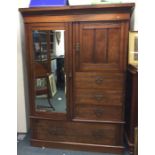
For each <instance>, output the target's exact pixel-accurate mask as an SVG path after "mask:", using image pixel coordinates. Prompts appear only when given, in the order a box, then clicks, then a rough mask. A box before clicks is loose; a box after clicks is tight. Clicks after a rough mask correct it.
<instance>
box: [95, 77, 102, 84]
mask: <svg viewBox="0 0 155 155" xmlns="http://www.w3.org/2000/svg"><path fill="white" fill-rule="evenodd" d="M102 82H103V77H101V76H97V77H96V79H95V83H96V84H101V83H102Z"/></svg>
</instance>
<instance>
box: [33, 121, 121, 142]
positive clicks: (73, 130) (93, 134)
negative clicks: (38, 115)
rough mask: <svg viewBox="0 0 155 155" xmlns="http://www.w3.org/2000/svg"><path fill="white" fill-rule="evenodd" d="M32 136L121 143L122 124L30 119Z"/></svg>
mask: <svg viewBox="0 0 155 155" xmlns="http://www.w3.org/2000/svg"><path fill="white" fill-rule="evenodd" d="M32 122H33V123H32V124H33V125H32V132H33V134H32V138H33V139H38V140H47V141H60V142H77V143H88V144H102V145H121V144H122V138H121V137H122V125H118V124H97V123H79V122H75V123H74V122H53V121H50V120H33V121H32Z"/></svg>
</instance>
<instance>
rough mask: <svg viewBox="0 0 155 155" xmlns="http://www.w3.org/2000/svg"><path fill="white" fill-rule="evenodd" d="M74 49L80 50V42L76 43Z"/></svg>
mask: <svg viewBox="0 0 155 155" xmlns="http://www.w3.org/2000/svg"><path fill="white" fill-rule="evenodd" d="M75 51H76V52H80V43H76V46H75Z"/></svg>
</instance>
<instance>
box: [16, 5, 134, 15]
mask: <svg viewBox="0 0 155 155" xmlns="http://www.w3.org/2000/svg"><path fill="white" fill-rule="evenodd" d="M134 6H135V3H117V4H102V5H78V6H61V7H34V8H20V9H19V11H20V12H21V13H22V15H23V16H30V15H47V14H48V15H53V14H70V13H72V14H82V13H92V12H95V13H101V12H102V13H106V12H131V11H132V10H133V8H134Z"/></svg>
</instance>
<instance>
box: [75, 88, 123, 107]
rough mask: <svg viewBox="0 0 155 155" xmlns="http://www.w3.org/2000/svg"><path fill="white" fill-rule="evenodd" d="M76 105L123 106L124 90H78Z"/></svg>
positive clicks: (76, 92) (76, 91)
mask: <svg viewBox="0 0 155 155" xmlns="http://www.w3.org/2000/svg"><path fill="white" fill-rule="evenodd" d="M74 92H75V104H94V105H122V103H123V99H124V97H123V96H124V94H123V91H122V90H103V89H100V90H99V89H76V90H75V91H74Z"/></svg>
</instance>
